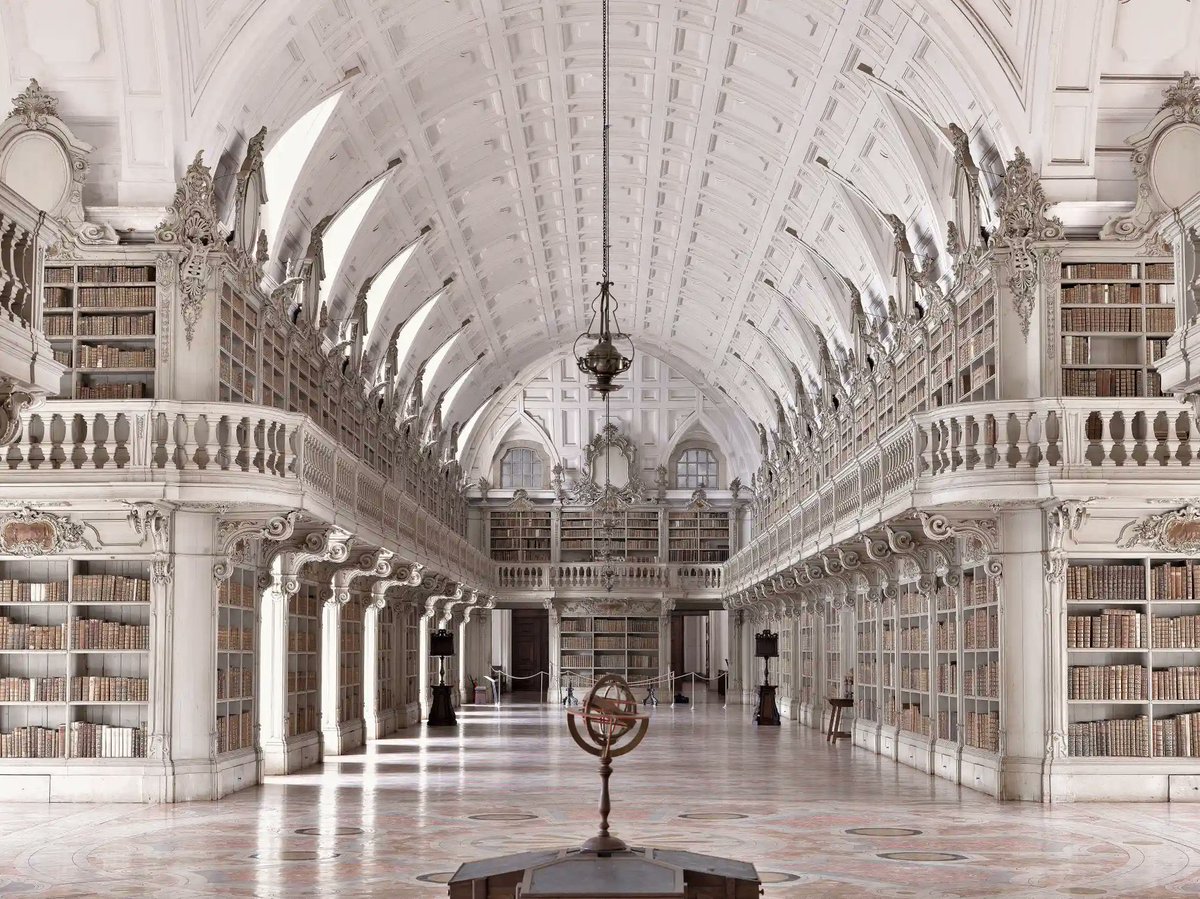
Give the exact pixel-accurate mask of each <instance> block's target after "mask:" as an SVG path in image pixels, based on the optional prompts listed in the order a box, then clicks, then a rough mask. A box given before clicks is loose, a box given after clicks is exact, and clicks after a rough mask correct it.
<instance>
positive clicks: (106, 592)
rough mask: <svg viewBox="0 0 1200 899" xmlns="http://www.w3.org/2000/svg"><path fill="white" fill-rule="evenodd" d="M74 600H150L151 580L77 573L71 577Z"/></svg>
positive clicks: (115, 575) (72, 597)
mask: <svg viewBox="0 0 1200 899" xmlns="http://www.w3.org/2000/svg"><path fill="white" fill-rule="evenodd" d="M71 599H72V601H74V602H149V601H150V581H149V580H146V579H144V578H135V577H123V576H122V575H119V574H77V575H75V576H74V577H73V578H71Z"/></svg>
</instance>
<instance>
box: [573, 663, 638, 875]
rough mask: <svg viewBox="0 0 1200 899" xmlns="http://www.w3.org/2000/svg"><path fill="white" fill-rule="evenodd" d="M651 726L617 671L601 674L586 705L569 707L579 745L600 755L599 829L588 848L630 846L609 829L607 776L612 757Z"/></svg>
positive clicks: (611, 849) (633, 745) (628, 747)
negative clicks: (575, 707) (615, 672)
mask: <svg viewBox="0 0 1200 899" xmlns="http://www.w3.org/2000/svg"><path fill="white" fill-rule="evenodd" d="M581 725H582V726H581ZM649 726H650V716H649V715H646V714H643V713H641V712H640V711H639V706H638V701H637V699H636V698H635V697H634V695H633V691H632V690H630V689H629V684H628V683H626V682H625V679H624V678H622V677H618V676H617V675H615V674H606V675H604V676H603V677H601V678H600V680H598V681H596V685H595V686H594V687H592V689H591V690H590V691H588V694H587V696H586V697H585V698H584V700H583V705H582V706H581V707H580V708H577V709H569V710H568V711H567V729H568V730H570V731H571V737H572V738H573V739H574V740H575V742H576V743H577V744H579V748H580V749H582V750H583V751H584V752H586V753H588V754H589V755H594V756H596V757H598V758H599V759H600V832H599V833H598V834H597V835H596V836H594V837H592V838H591V839H590V840H588V841H587V842H585V843H584V844H583V848H584V849H585V850H590V851H593V852H599V853H603V854H608V853H612V852H620V851H622V850H624V849H628V848H629V847H628V846H626V845H625V843H624V841H622V840H618V839H617V838H616V837H614V836H612V835H610V834H609V832H608V813H609V811H611V809H612V803H611V802H610V800H609V795H608V779H609V777H610V776H611V775H612V760H613V759H614V758H616V757H617V756H619V755H625V754H626V753H627V752H632V751H633V750H634V749H635V748H636V747H637V745H638V744H639V743H640V742H642V738H643V737H644V736H646V729H647V728H648V727H649Z"/></svg>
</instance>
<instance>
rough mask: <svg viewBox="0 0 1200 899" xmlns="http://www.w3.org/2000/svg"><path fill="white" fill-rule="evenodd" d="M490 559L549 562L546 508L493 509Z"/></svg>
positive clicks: (549, 544) (490, 527)
mask: <svg viewBox="0 0 1200 899" xmlns="http://www.w3.org/2000/svg"><path fill="white" fill-rule="evenodd" d="M489 533H490V537H489V539H490V541H491V553H492V558H493V559H495V560H496V561H497V562H549V561H550V550H551V543H552V540H551V513H550V510H549V509H529V510H517V509H492V510H491V513H490V515H489Z"/></svg>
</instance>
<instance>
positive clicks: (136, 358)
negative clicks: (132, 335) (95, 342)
mask: <svg viewBox="0 0 1200 899" xmlns="http://www.w3.org/2000/svg"><path fill="white" fill-rule="evenodd" d="M76 357H77V358H76V361H77V363H78V365H79V366H80V367H81V368H153V367H154V350H152V349H136V350H125V349H121V348H120V347H115V346H103V345H102V346H87V345H83V346H80V347H78V348H77V349H76Z"/></svg>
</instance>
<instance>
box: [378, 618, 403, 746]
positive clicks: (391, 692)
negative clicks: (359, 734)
mask: <svg viewBox="0 0 1200 899" xmlns="http://www.w3.org/2000/svg"><path fill="white" fill-rule="evenodd" d="M375 626H376V634H377V636H376V638H375V714H376V717H378V718H379V719H380V720H382V719H383V718H384V717H385V716H388V715H389V713H391V712H393V711H394V710H396V709H398V708H399V702H398V700H399V697H398V696H397V695H396V671H397V664H396V663H397V661H398V659H397V647H396V643H397V641H396V612H395V609H393V608H392V605H391V603H388V604H387V605H386V606H384V607H383V608H382V609H380V610H379V617H378V619H377V620H376V625H375ZM393 726H394V725H393ZM372 736H374V735H372Z"/></svg>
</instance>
